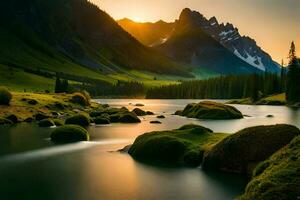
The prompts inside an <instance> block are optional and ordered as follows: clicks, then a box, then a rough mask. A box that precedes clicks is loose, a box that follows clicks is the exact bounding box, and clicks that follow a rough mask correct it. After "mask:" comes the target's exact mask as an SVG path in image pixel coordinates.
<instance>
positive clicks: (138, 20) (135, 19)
mask: <svg viewBox="0 0 300 200" xmlns="http://www.w3.org/2000/svg"><path fill="white" fill-rule="evenodd" d="M131 19H132V20H133V21H135V22H145V20H144V19H143V18H142V17H139V16H133V17H131Z"/></svg>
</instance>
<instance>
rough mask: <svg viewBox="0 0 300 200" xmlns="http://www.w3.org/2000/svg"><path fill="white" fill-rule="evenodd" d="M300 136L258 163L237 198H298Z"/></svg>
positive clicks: (299, 185) (250, 199)
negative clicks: (243, 192)
mask: <svg viewBox="0 0 300 200" xmlns="http://www.w3.org/2000/svg"><path fill="white" fill-rule="evenodd" d="M299 188H300V136H298V137H296V138H295V139H294V140H292V142H291V143H290V144H289V145H287V146H286V147H284V148H282V149H280V150H279V151H277V152H276V153H275V154H274V155H272V156H271V157H270V158H269V159H267V160H266V161H264V162H262V163H261V164H259V165H258V166H257V167H256V169H255V170H254V174H253V178H252V180H251V181H250V183H249V184H248V185H247V187H246V192H245V194H244V195H242V196H241V197H240V198H238V199H239V200H252V199H261V200H273V199H284V200H289V199H291V200H292V199H299V197H300V189H299Z"/></svg>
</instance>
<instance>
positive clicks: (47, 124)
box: [38, 119, 55, 128]
mask: <svg viewBox="0 0 300 200" xmlns="http://www.w3.org/2000/svg"><path fill="white" fill-rule="evenodd" d="M38 125H39V127H45V128H47V127H51V126H55V124H54V122H53V121H52V120H51V119H43V120H41V121H39V122H38Z"/></svg>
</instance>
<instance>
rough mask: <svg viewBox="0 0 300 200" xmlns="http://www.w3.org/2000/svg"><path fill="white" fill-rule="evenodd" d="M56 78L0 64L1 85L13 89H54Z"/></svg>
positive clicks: (33, 90)
mask: <svg viewBox="0 0 300 200" xmlns="http://www.w3.org/2000/svg"><path fill="white" fill-rule="evenodd" d="M54 84H55V83H54V80H53V79H49V78H44V77H41V76H37V75H34V74H30V73H26V72H24V71H22V70H19V69H14V68H9V67H6V66H3V65H0V85H4V86H6V87H8V88H9V89H10V90H13V91H24V89H26V91H28V92H37V91H45V90H49V91H52V90H53V89H54Z"/></svg>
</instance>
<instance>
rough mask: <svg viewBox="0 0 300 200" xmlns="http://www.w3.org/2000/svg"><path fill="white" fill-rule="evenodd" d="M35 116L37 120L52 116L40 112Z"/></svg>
mask: <svg viewBox="0 0 300 200" xmlns="http://www.w3.org/2000/svg"><path fill="white" fill-rule="evenodd" d="M34 118H35V120H36V121H41V120H43V119H49V118H50V116H48V115H47V114H44V113H38V114H36V115H35V116H34Z"/></svg>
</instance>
